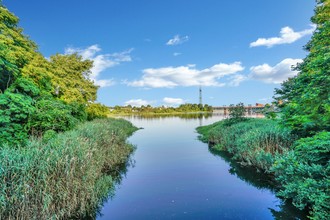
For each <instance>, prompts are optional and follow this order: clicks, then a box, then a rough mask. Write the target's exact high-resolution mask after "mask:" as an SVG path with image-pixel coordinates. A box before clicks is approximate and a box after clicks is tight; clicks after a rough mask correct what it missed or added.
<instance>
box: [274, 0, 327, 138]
mask: <svg viewBox="0 0 330 220" xmlns="http://www.w3.org/2000/svg"><path fill="white" fill-rule="evenodd" d="M317 3H318V5H317V7H316V9H315V15H314V16H313V17H312V19H311V20H312V22H313V23H314V24H316V31H315V32H314V34H313V36H312V39H311V40H310V41H309V43H308V44H307V45H306V46H305V49H306V50H307V51H308V52H309V54H308V56H307V57H306V58H305V59H304V62H303V63H301V64H298V65H297V66H296V67H295V70H298V71H299V73H298V75H297V76H296V77H293V78H291V79H289V80H287V81H286V82H284V83H283V84H282V87H281V89H277V90H276V91H275V94H276V97H275V98H276V99H277V100H279V101H281V102H283V103H282V104H281V105H280V106H279V107H280V108H281V109H282V120H281V122H282V124H284V125H285V126H288V127H290V128H291V129H292V131H293V132H294V133H295V134H298V135H299V136H301V137H307V136H311V135H313V134H316V133H318V132H320V131H330V37H329V36H330V1H329V0H318V1H317Z"/></svg>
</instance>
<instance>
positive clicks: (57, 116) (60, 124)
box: [29, 97, 79, 136]
mask: <svg viewBox="0 0 330 220" xmlns="http://www.w3.org/2000/svg"><path fill="white" fill-rule="evenodd" d="M35 109H36V111H35V112H34V114H32V115H31V116H30V119H29V130H30V131H31V133H32V134H33V135H36V136H40V135H41V134H42V133H43V132H45V131H47V130H53V131H56V132H61V131H67V130H70V129H72V128H73V127H74V126H75V125H76V124H77V123H78V122H79V120H78V119H77V118H75V117H74V116H73V115H72V114H73V113H72V107H71V106H70V105H68V104H66V103H64V102H63V101H61V100H56V99H54V98H52V97H49V98H47V97H46V98H42V99H40V100H38V101H37V102H36V104H35Z"/></svg>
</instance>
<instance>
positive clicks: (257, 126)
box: [196, 118, 295, 173]
mask: <svg viewBox="0 0 330 220" xmlns="http://www.w3.org/2000/svg"><path fill="white" fill-rule="evenodd" d="M196 130H197V132H198V133H199V134H200V135H201V136H200V138H201V140H202V141H204V142H208V143H209V144H210V146H211V148H213V149H214V150H217V151H226V152H228V153H230V154H231V155H232V156H233V159H235V160H237V161H239V162H240V163H241V164H242V165H246V166H253V167H255V168H257V169H259V170H260V171H263V172H268V173H269V172H270V168H271V166H272V165H273V163H274V161H275V157H276V155H278V154H282V153H283V152H285V151H287V150H289V148H290V146H291V145H292V143H293V142H294V140H295V138H294V136H292V135H291V134H290V131H289V130H287V129H283V128H281V127H279V126H278V124H277V123H276V121H273V120H269V119H260V118H258V119H257V118H247V119H245V120H244V121H242V122H238V123H234V124H232V123H231V122H230V120H228V119H225V120H222V121H219V122H216V123H214V124H211V125H208V126H203V127H198V128H197V129H196Z"/></svg>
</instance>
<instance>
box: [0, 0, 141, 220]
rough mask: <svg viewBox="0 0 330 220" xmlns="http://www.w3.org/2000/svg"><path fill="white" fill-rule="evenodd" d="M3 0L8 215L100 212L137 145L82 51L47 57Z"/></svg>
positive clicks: (1, 160)
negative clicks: (105, 101) (99, 98)
mask: <svg viewBox="0 0 330 220" xmlns="http://www.w3.org/2000/svg"><path fill="white" fill-rule="evenodd" d="M18 21H19V19H18V18H17V17H16V16H15V15H14V14H12V13H11V12H9V11H8V10H7V9H6V8H5V7H4V6H3V5H2V3H1V1H0V189H1V190H0V219H68V218H72V217H84V216H89V215H94V214H95V208H97V207H98V206H99V204H100V203H101V202H102V200H103V199H104V198H105V197H107V195H108V194H109V193H111V190H110V189H111V188H113V186H114V184H115V182H116V181H117V180H116V176H117V174H118V172H119V167H120V166H122V165H123V164H125V163H127V161H128V158H129V155H130V153H131V152H132V151H133V150H134V148H133V147H132V146H131V145H130V144H127V143H126V138H127V137H128V136H129V135H130V134H132V132H134V131H135V130H136V128H135V127H134V126H133V125H132V124H131V123H129V122H127V121H125V120H120V119H118V120H116V119H106V116H107V115H108V114H109V109H108V108H107V107H105V106H104V105H101V104H99V103H97V102H96V94H97V89H98V86H96V85H95V84H94V82H93V81H92V80H91V79H90V73H91V71H90V70H91V68H92V66H93V62H92V61H90V60H84V59H83V58H82V57H81V56H79V55H78V54H64V55H63V54H56V55H53V56H50V58H49V59H46V58H45V57H44V56H43V55H42V54H41V53H40V52H39V51H38V47H37V45H36V44H35V43H34V42H33V41H31V40H30V39H29V37H27V36H25V35H24V34H23V30H22V29H21V28H20V27H19V26H18Z"/></svg>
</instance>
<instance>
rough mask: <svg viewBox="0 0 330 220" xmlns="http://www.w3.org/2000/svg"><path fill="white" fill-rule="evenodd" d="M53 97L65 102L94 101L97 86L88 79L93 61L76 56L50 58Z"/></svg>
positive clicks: (58, 55) (59, 55) (57, 55)
mask: <svg viewBox="0 0 330 220" xmlns="http://www.w3.org/2000/svg"><path fill="white" fill-rule="evenodd" d="M50 62H51V66H52V71H53V78H52V85H53V87H54V93H55V94H54V95H55V96H57V97H58V98H60V99H61V100H63V101H65V102H68V103H70V102H78V103H88V102H94V101H95V100H96V93H97V89H98V86H96V85H95V84H94V82H93V81H92V80H91V79H90V78H89V77H90V74H91V71H90V69H91V68H92V67H93V61H90V60H84V59H83V58H82V57H81V56H79V55H78V54H70V55H61V54H56V55H55V56H51V57H50Z"/></svg>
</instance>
